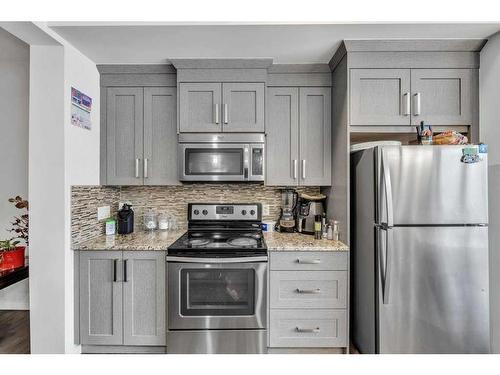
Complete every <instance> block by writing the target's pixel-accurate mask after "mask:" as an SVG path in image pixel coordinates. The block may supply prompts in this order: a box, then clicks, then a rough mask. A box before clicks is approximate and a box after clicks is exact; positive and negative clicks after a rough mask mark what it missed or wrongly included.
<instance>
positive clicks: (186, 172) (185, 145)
mask: <svg viewBox="0 0 500 375" xmlns="http://www.w3.org/2000/svg"><path fill="white" fill-rule="evenodd" d="M264 144H265V136H264V134H237V133H221V134H205V133H198V134H189V133H184V134H180V135H179V162H180V165H179V172H180V177H179V178H180V180H181V181H264V166H265V162H264V158H265V147H264Z"/></svg>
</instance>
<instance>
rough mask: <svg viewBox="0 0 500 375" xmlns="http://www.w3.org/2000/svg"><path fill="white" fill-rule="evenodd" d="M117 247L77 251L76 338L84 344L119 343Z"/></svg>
mask: <svg viewBox="0 0 500 375" xmlns="http://www.w3.org/2000/svg"><path fill="white" fill-rule="evenodd" d="M121 259H122V253H121V251H112V252H110V251H85V252H83V251H81V252H80V341H81V343H82V344H84V345H121V344H122V343H123V293H122V292H123V283H122V282H121V281H119V279H118V272H119V271H118V267H119V264H118V263H119V262H120V261H121Z"/></svg>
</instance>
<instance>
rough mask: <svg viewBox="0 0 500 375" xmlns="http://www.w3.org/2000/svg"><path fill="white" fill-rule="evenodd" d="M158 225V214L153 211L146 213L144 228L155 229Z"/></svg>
mask: <svg viewBox="0 0 500 375" xmlns="http://www.w3.org/2000/svg"><path fill="white" fill-rule="evenodd" d="M157 226H158V221H157V215H156V213H154V212H153V211H149V212H147V213H145V214H144V228H146V229H147V230H155V229H156V228H157Z"/></svg>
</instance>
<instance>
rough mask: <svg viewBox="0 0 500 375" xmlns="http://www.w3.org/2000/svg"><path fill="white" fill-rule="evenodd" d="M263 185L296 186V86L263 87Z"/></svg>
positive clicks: (297, 143)
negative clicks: (264, 137) (264, 90)
mask: <svg viewBox="0 0 500 375" xmlns="http://www.w3.org/2000/svg"><path fill="white" fill-rule="evenodd" d="M266 112H267V124H268V126H267V136H266V143H267V147H266V152H267V157H266V184H267V185H278V186H280V185H284V186H290V185H297V184H298V162H299V89H298V88H297V87H273V88H269V89H268V90H267V106H266Z"/></svg>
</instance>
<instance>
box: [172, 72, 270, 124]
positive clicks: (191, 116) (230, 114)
mask: <svg viewBox="0 0 500 375" xmlns="http://www.w3.org/2000/svg"><path fill="white" fill-rule="evenodd" d="M264 91H265V89H264V83H246V82H224V83H218V82H194V83H193V82H181V83H179V131H180V132H181V133H218V132H228V133H238V132H243V133H263V132H264V119H265V116H264Z"/></svg>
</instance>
